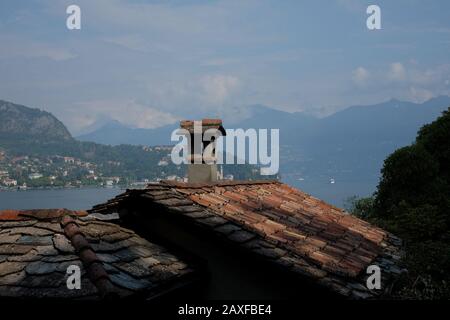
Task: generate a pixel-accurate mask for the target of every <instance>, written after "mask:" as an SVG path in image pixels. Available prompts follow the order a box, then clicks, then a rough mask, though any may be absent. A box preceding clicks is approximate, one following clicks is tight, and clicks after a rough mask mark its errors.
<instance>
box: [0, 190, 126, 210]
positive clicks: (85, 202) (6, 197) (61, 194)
mask: <svg viewBox="0 0 450 320" xmlns="http://www.w3.org/2000/svg"><path fill="white" fill-rule="evenodd" d="M122 192H124V190H123V189H119V188H85V189H57V190H27V191H0V210H4V209H46V208H47V209H48V208H67V209H72V210H86V209H90V208H92V206H93V205H95V204H99V203H102V202H104V201H106V200H109V199H111V198H113V197H115V196H116V195H118V194H119V193H122Z"/></svg>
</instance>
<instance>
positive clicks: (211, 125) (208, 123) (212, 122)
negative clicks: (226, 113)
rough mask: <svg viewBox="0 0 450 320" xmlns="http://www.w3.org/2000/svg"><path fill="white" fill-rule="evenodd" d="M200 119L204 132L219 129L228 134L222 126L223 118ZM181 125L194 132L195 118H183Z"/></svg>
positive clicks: (223, 133)
mask: <svg viewBox="0 0 450 320" xmlns="http://www.w3.org/2000/svg"><path fill="white" fill-rule="evenodd" d="M199 121H201V123H202V132H205V131H206V130H208V129H218V130H219V131H220V132H221V133H222V135H226V132H225V129H224V128H223V126H222V119H202V120H199ZM180 127H181V128H182V129H186V130H189V132H191V133H193V132H194V120H181V121H180Z"/></svg>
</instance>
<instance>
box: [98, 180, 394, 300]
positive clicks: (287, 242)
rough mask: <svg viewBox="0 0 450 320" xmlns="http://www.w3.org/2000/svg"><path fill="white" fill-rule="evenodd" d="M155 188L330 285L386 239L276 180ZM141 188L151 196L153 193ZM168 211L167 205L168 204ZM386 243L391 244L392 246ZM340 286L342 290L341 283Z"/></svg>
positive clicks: (363, 263) (374, 255)
mask: <svg viewBox="0 0 450 320" xmlns="http://www.w3.org/2000/svg"><path fill="white" fill-rule="evenodd" d="M159 186H160V187H162V188H165V190H166V191H167V192H168V195H169V196H170V194H171V195H172V196H170V197H172V198H176V197H178V196H183V197H185V198H187V199H189V200H190V201H192V202H193V206H194V207H195V206H198V207H199V208H203V209H204V210H205V211H206V212H207V213H209V214H213V215H215V216H217V217H220V218H223V219H224V220H223V221H222V220H220V221H219V222H220V224H217V223H216V222H214V221H213V220H211V223H207V224H205V225H208V226H209V227H211V228H213V229H214V228H217V229H214V230H217V233H220V234H224V232H225V231H224V230H221V229H219V227H220V226H223V225H228V224H230V223H231V224H233V225H234V226H235V227H236V228H241V230H238V231H232V232H231V231H229V230H231V229H229V228H228V229H227V230H228V231H226V232H225V234H226V236H227V238H228V239H230V240H232V241H235V242H238V243H240V244H241V245H242V246H244V247H245V248H248V249H249V250H252V251H253V252H255V253H257V254H260V255H263V256H264V257H266V258H268V259H271V260H277V259H278V260H277V261H279V263H280V264H283V265H289V266H291V267H290V268H291V269H292V270H294V271H295V272H299V273H304V274H320V276H321V277H323V276H324V275H323V272H325V274H326V275H327V278H328V279H335V280H333V281H332V282H331V283H328V284H327V285H329V286H331V287H336V286H337V284H336V281H337V280H336V279H337V278H336V277H340V276H344V277H352V278H357V277H358V276H359V275H362V274H363V271H364V270H365V268H366V267H367V266H368V265H369V264H370V263H371V262H372V261H373V260H374V259H378V257H379V255H380V254H381V253H382V252H383V246H386V241H390V240H389V239H390V238H392V237H391V235H389V234H388V233H387V232H385V231H383V230H381V229H379V228H377V227H374V226H372V225H370V224H369V223H367V222H365V221H362V220H360V219H358V218H356V217H353V216H350V215H349V214H348V213H346V212H344V211H343V210H342V209H339V208H337V207H334V206H332V205H329V204H327V203H325V202H323V201H321V200H319V199H317V198H315V197H313V196H310V195H308V194H306V193H304V192H302V191H300V190H298V189H295V188H293V187H291V186H288V185H286V184H283V183H280V182H278V181H220V182H217V183H196V184H193V183H181V182H172V181H164V182H162V183H160V184H159ZM145 192H146V193H148V194H152V192H153V191H152V190H151V189H149V190H147V191H145ZM150 198H151V196H150V197H149V199H150ZM114 201H115V200H114V199H113V200H111V204H110V207H113V206H114V204H113V203H114ZM104 206H106V209H103V210H105V211H107V210H108V204H105V205H104ZM168 209H170V210H172V207H171V206H170V205H168ZM94 210H95V209H94ZM199 211H200V210H199ZM177 212H180V214H183V215H185V216H188V217H191V218H192V219H195V220H198V219H201V220H198V221H200V222H201V221H202V220H204V221H205V222H206V221H208V219H202V218H204V216H203V215H201V214H197V211H193V212H192V213H194V215H189V213H188V212H183V210H178V211H177ZM227 221H228V222H227ZM219 225H220V226H219ZM241 235H242V236H241ZM389 243H390V242H389ZM382 245H383V246H382ZM387 246H391V248H392V246H393V244H391V243H390V244H388V245H387ZM394 250H397V249H394ZM280 257H283V258H288V257H291V258H292V259H293V261H296V263H294V264H293V263H292V262H289V263H288V262H287V261H288V260H286V259H284V260H281V258H280ZM320 269H322V271H320ZM313 270H315V271H313ZM333 274H334V275H335V276H333ZM355 281H356V280H355ZM358 281H360V280H358ZM324 285H325V283H324ZM340 290H341V291H342V292H344V291H346V290H347V289H345V290H344V289H343V288H342V287H341V289H340ZM350 291H351V292H353V291H352V290H350Z"/></svg>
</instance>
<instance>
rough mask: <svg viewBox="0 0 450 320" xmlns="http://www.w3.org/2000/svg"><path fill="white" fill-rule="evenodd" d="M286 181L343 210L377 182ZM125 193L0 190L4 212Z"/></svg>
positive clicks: (81, 203)
mask: <svg viewBox="0 0 450 320" xmlns="http://www.w3.org/2000/svg"><path fill="white" fill-rule="evenodd" d="M283 182H285V183H287V184H289V185H292V186H294V187H296V188H299V189H301V190H302V191H304V192H306V193H309V194H311V195H313V196H315V197H317V198H320V199H322V200H324V201H326V202H328V203H330V204H333V205H335V206H338V207H343V204H344V200H345V199H347V198H348V197H350V196H354V195H357V196H368V195H371V194H372V193H373V192H374V191H375V186H376V183H377V181H376V180H374V181H357V180H356V181H350V180H339V179H336V181H335V183H334V184H331V183H330V182H329V180H327V179H314V180H304V181H298V180H296V179H283ZM124 191H125V190H124V189H120V188H81V189H56V190H27V191H0V210H4V209H42V208H67V209H72V210H86V209H90V208H92V206H94V205H96V204H99V203H102V202H105V201H107V200H109V199H111V198H113V197H115V196H116V195H118V194H119V193H122V192H124Z"/></svg>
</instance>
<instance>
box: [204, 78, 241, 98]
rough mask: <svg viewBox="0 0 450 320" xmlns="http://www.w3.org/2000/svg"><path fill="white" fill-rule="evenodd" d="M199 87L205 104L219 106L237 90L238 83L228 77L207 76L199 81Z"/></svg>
mask: <svg viewBox="0 0 450 320" xmlns="http://www.w3.org/2000/svg"><path fill="white" fill-rule="evenodd" d="M201 86H202V89H203V99H204V100H205V102H206V103H211V104H214V105H221V104H223V103H224V102H225V101H226V100H227V99H228V98H229V97H230V96H231V95H232V94H233V93H235V92H236V91H237V90H238V88H239V86H240V81H239V79H238V78H237V77H234V76H230V75H212V76H210V75H208V76H205V77H203V78H202V79H201Z"/></svg>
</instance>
